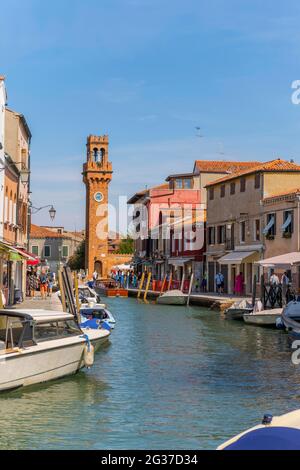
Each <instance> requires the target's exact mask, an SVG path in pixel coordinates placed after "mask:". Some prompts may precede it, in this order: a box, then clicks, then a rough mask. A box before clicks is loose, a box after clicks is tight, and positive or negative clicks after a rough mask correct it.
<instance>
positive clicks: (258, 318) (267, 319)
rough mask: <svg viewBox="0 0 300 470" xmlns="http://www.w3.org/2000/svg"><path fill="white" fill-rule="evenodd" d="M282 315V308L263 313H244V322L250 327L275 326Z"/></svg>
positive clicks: (263, 311)
mask: <svg viewBox="0 0 300 470" xmlns="http://www.w3.org/2000/svg"><path fill="white" fill-rule="evenodd" d="M281 314H282V308H274V309H273V310H262V311H261V312H252V313H244V315H243V318H244V322H245V323H248V324H249V325H257V326H275V327H276V321H277V319H278V318H280V316H281Z"/></svg>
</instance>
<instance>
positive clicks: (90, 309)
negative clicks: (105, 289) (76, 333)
mask: <svg viewBox="0 0 300 470" xmlns="http://www.w3.org/2000/svg"><path fill="white" fill-rule="evenodd" d="M80 315H81V327H84V326H85V323H86V322H88V321H90V320H96V322H95V325H98V326H94V327H96V328H99V327H101V325H102V324H103V323H107V324H108V325H109V326H110V328H112V329H114V327H115V325H116V320H115V319H114V317H113V315H112V313H111V312H110V311H109V310H108V309H107V308H106V306H105V305H104V306H103V304H94V303H91V302H90V303H88V304H81V307H80ZM91 328H93V326H91Z"/></svg>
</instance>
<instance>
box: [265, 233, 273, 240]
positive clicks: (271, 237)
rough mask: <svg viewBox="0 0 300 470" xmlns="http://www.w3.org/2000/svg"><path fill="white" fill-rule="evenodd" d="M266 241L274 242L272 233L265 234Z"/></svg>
mask: <svg viewBox="0 0 300 470" xmlns="http://www.w3.org/2000/svg"><path fill="white" fill-rule="evenodd" d="M266 239H267V240H274V239H275V235H274V234H273V233H267V235H266Z"/></svg>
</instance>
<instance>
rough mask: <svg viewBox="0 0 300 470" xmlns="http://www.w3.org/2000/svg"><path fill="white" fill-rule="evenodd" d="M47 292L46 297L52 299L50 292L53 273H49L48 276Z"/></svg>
mask: <svg viewBox="0 0 300 470" xmlns="http://www.w3.org/2000/svg"><path fill="white" fill-rule="evenodd" d="M47 287H48V289H47V290H48V292H47V296H48V297H52V290H53V273H50V274H49V276H48V286H47Z"/></svg>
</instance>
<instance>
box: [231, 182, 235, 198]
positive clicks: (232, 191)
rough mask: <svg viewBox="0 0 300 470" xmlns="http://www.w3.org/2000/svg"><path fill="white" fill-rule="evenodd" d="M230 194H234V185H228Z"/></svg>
mask: <svg viewBox="0 0 300 470" xmlns="http://www.w3.org/2000/svg"><path fill="white" fill-rule="evenodd" d="M230 194H231V195H233V194H235V183H231V184H230Z"/></svg>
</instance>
